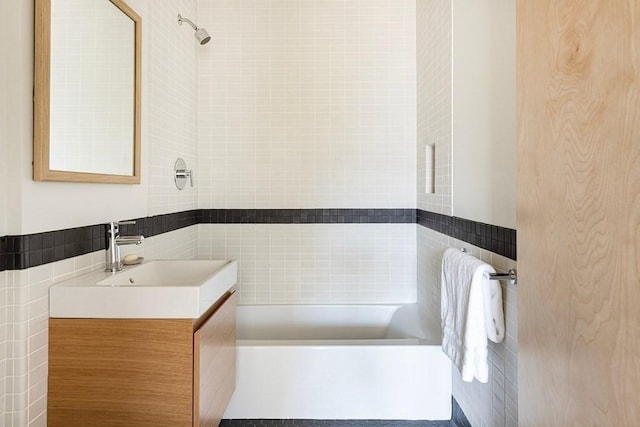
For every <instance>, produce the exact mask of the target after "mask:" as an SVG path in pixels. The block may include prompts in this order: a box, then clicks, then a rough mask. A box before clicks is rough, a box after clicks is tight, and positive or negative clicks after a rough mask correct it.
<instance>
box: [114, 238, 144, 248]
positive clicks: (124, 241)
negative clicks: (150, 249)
mask: <svg viewBox="0 0 640 427" xmlns="http://www.w3.org/2000/svg"><path fill="white" fill-rule="evenodd" d="M143 240H144V236H118V237H116V245H118V246H122V245H139V244H140V243H142V241H143Z"/></svg>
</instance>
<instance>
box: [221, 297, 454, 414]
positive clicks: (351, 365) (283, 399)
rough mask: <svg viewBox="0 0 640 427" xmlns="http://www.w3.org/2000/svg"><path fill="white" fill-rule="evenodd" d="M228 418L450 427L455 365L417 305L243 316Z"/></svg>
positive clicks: (255, 311) (279, 310)
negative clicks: (441, 424) (445, 425)
mask: <svg viewBox="0 0 640 427" xmlns="http://www.w3.org/2000/svg"><path fill="white" fill-rule="evenodd" d="M224 418H227V419H233V418H235V419H274V418H275V419H291V418H294V419H396V420H448V419H450V418H451V365H450V362H449V359H447V358H446V356H445V355H444V353H442V350H441V348H440V331H437V330H432V331H424V330H423V328H421V327H420V322H419V319H418V313H417V307H416V305H415V304H409V305H369V306H362V305H350V306H344V305H343V306H300V305H298V306H286V305H280V306H239V307H238V365H237V376H236V391H235V393H234V395H233V398H232V399H231V402H230V403H229V406H228V408H227V410H226V412H225V414H224Z"/></svg>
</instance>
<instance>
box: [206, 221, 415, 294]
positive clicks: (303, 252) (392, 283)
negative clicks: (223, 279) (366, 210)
mask: <svg viewBox="0 0 640 427" xmlns="http://www.w3.org/2000/svg"><path fill="white" fill-rule="evenodd" d="M198 257H200V258H204V259H235V260H237V261H238V265H239V267H238V268H239V271H238V276H239V277H238V292H239V297H240V301H239V302H240V303H241V304H383V303H390V302H396V303H414V302H416V225H415V224H230V225H224V224H216V225H208V224H201V225H200V226H199V230H198Z"/></svg>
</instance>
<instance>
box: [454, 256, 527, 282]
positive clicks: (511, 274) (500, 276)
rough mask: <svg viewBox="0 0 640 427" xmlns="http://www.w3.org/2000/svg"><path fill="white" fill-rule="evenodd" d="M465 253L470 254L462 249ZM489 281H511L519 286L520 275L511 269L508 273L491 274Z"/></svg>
mask: <svg viewBox="0 0 640 427" xmlns="http://www.w3.org/2000/svg"><path fill="white" fill-rule="evenodd" d="M460 250H461V251H462V252H464V253H469V251H467V248H460ZM489 280H510V281H511V282H512V283H513V284H514V285H517V284H518V275H517V272H516V270H514V269H513V268H510V269H509V271H507V272H506V273H489Z"/></svg>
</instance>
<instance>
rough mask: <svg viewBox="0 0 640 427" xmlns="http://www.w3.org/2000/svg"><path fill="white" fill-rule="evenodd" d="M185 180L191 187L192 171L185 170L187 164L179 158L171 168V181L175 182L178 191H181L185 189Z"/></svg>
mask: <svg viewBox="0 0 640 427" xmlns="http://www.w3.org/2000/svg"><path fill="white" fill-rule="evenodd" d="M187 178H188V179H189V181H190V183H191V186H192V187H193V171H192V170H191V169H187V163H186V162H185V161H184V159H181V158H179V159H178V160H176V163H175V165H174V166H173V180H174V181H175V183H176V187H177V188H178V190H182V189H184V187H186V185H187Z"/></svg>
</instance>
